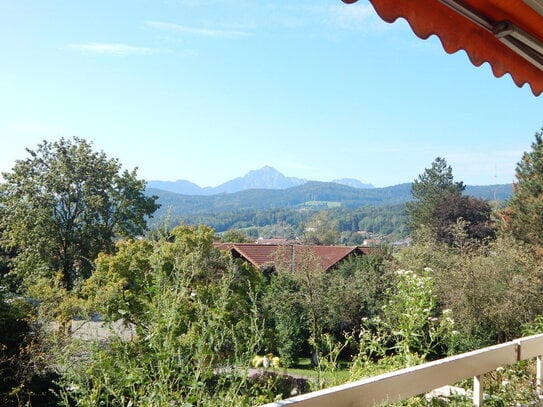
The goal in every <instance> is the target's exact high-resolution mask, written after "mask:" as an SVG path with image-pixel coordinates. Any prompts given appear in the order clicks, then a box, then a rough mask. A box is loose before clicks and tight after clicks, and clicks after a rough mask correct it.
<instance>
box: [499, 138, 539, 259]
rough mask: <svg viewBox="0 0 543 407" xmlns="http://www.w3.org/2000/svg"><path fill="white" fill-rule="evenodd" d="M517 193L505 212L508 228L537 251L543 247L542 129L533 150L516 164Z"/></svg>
mask: <svg viewBox="0 0 543 407" xmlns="http://www.w3.org/2000/svg"><path fill="white" fill-rule="evenodd" d="M516 177H517V180H518V183H517V185H516V187H515V193H514V194H513V195H512V196H511V198H510V199H509V202H508V203H507V207H506V209H505V210H504V211H503V212H502V219H504V221H505V222H504V226H505V229H506V230H508V231H510V232H511V233H512V234H513V236H514V237H516V238H517V239H520V240H521V241H523V242H525V243H530V244H532V245H534V246H536V247H537V248H539V249H541V248H542V247H543V129H542V131H541V132H537V133H536V134H535V142H534V143H532V151H530V152H526V153H524V155H523V156H522V160H521V161H520V162H519V163H518V164H517V168H516Z"/></svg>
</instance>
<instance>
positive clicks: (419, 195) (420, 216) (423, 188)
mask: <svg viewBox="0 0 543 407" xmlns="http://www.w3.org/2000/svg"><path fill="white" fill-rule="evenodd" d="M464 189H465V186H464V184H463V183H462V182H454V179H453V174H452V168H451V166H450V165H448V164H447V161H445V159H444V158H441V157H437V158H436V159H435V160H434V161H433V162H432V166H431V167H430V168H426V169H425V170H424V172H423V173H422V174H420V175H419V177H418V178H417V179H416V180H415V181H414V182H413V184H412V185H411V194H412V196H413V201H412V202H409V203H408V204H407V210H408V214H409V222H410V226H411V230H412V231H416V230H418V229H421V228H430V229H431V230H434V231H435V228H436V219H437V211H438V209H439V207H440V205H441V203H442V202H443V200H444V199H445V197H447V196H448V195H449V194H452V193H456V194H461V193H462V191H463V190H464Z"/></svg>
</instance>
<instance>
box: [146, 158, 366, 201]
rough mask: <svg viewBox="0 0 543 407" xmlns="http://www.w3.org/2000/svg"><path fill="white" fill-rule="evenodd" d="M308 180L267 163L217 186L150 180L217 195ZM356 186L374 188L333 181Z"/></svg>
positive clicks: (166, 186)
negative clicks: (203, 186) (282, 171)
mask: <svg viewBox="0 0 543 407" xmlns="http://www.w3.org/2000/svg"><path fill="white" fill-rule="evenodd" d="M307 182H308V181H307V180H305V179H301V178H295V177H286V176H284V175H283V174H282V173H281V172H279V171H278V170H276V169H275V168H273V167H271V166H269V165H265V166H264V167H262V168H260V169H258V170H252V171H249V172H248V173H246V174H245V175H244V176H243V177H238V178H234V179H232V180H230V181H227V182H225V183H223V184H221V185H219V186H217V187H205V188H201V187H199V186H198V185H196V184H194V183H192V182H189V181H185V180H177V181H175V182H170V181H149V182H148V186H149V187H150V188H158V189H163V190H166V191H170V192H175V193H178V194H183V195H215V194H221V193H223V194H224V193H234V192H239V191H243V190H246V189H287V188H292V187H295V186H299V185H303V184H305V183H307ZM332 182H334V183H336V184H343V185H347V186H350V187H354V188H373V185H371V184H364V183H362V182H360V181H358V180H357V179H353V178H343V179H337V180H334V181H332Z"/></svg>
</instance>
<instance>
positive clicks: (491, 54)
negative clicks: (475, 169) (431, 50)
mask: <svg viewBox="0 0 543 407" xmlns="http://www.w3.org/2000/svg"><path fill="white" fill-rule="evenodd" d="M343 1H344V2H345V3H354V2H356V1H357V0H343ZM369 1H370V2H371V3H372V5H373V7H374V8H375V10H376V12H377V13H378V14H379V16H380V17H381V18H382V19H383V20H385V21H387V22H389V23H392V22H394V21H395V20H396V19H398V18H400V17H403V18H405V19H406V20H407V22H408V23H409V25H410V26H411V28H412V29H413V31H414V32H415V34H416V35H417V36H418V37H420V38H422V39H427V38H428V37H429V36H430V35H432V34H435V35H437V36H438V37H439V39H440V40H441V43H442V45H443V48H444V49H445V51H446V52H448V53H449V54H452V53H454V52H457V51H459V50H461V49H463V50H465V51H466V53H467V54H468V56H469V59H470V60H471V62H472V63H473V64H474V65H475V66H480V65H481V64H483V63H484V62H488V63H489V64H490V66H491V67H492V72H493V73H494V75H495V76H496V77H501V76H503V75H504V74H506V73H509V74H510V75H511V77H512V78H513V80H514V82H515V84H516V85H517V86H519V87H521V86H523V85H524V84H525V83H528V84H529V85H530V87H531V89H532V92H533V93H534V95H536V96H537V95H540V94H541V93H542V92H543V70H542V68H541V64H539V66H537V63H534V62H533V60H532V61H530V59H529V58H526V56H525V55H524V56H523V55H521V54H522V53H521V54H519V53H518V52H517V51H515V50H513V49H511V48H510V47H509V46H507V45H506V44H505V43H504V42H503V41H502V40H500V39H499V37H500V35H499V34H498V33H497V30H496V27H498V26H499V24H498V23H500V22H505V21H506V22H510V23H512V24H513V26H515V27H517V28H520V30H521V31H522V32H524V33H527V34H528V36H529V37H531V38H532V40H534V39H535V42H536V43H539V44H538V45H541V44H543V15H541V14H539V13H538V12H537V11H536V10H535V9H534V8H532V7H530V6H529V5H528V4H526V3H525V2H524V1H523V0H369ZM444 3H453V5H458V4H459V5H460V8H461V9H464V10H465V9H467V10H469V11H470V12H473V14H474V15H475V16H477V18H476V20H477V19H479V18H480V19H481V20H482V21H483V22H484V23H483V26H481V24H479V21H475V22H474V21H473V19H470V18H469V17H466V15H465V14H463V13H462V12H459V11H458V10H457V9H454V7H451V6H450V4H448V5H447V4H444ZM487 23H488V25H487V26H486V27H484V25H485V24H487ZM513 41H515V40H513ZM537 57H539V55H538V56H537Z"/></svg>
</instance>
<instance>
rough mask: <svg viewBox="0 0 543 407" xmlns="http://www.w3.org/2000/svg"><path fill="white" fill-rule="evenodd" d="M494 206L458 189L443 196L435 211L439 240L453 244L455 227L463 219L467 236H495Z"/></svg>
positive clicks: (481, 237) (482, 238) (480, 237)
mask: <svg viewBox="0 0 543 407" xmlns="http://www.w3.org/2000/svg"><path fill="white" fill-rule="evenodd" d="M491 215H492V208H491V207H490V205H489V203H488V202H487V201H485V200H484V199H478V198H474V197H471V196H462V195H460V193H459V192H458V191H454V192H451V193H448V194H446V195H444V196H443V199H442V200H441V202H440V204H439V205H438V207H437V208H436V212H435V228H436V233H437V240H438V241H439V242H444V243H447V244H449V245H451V244H452V243H453V241H454V239H455V233H454V229H455V228H456V227H457V226H458V225H459V220H460V219H461V220H462V225H463V227H464V229H465V234H466V238H469V239H477V240H481V241H482V240H484V239H486V238H493V237H494V236H495V226H494V222H493V221H492V216H491Z"/></svg>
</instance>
